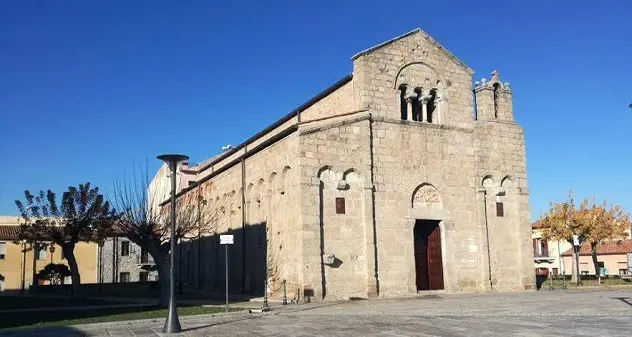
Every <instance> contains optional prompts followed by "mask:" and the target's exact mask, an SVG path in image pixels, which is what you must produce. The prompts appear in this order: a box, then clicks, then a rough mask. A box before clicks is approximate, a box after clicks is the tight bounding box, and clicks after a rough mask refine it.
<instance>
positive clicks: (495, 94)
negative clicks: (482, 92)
mask: <svg viewBox="0 0 632 337" xmlns="http://www.w3.org/2000/svg"><path fill="white" fill-rule="evenodd" d="M499 88H500V84H498V83H494V118H498V100H499V95H498V89H499Z"/></svg>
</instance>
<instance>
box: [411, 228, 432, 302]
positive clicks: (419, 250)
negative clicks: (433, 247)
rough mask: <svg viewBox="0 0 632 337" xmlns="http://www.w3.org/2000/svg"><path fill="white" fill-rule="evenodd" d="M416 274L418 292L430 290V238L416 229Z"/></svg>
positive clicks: (419, 229)
mask: <svg viewBox="0 0 632 337" xmlns="http://www.w3.org/2000/svg"><path fill="white" fill-rule="evenodd" d="M414 238H415V241H414V245H415V274H416V283H417V290H428V289H429V288H428V286H429V285H428V236H427V233H424V231H422V230H421V228H415V236H414Z"/></svg>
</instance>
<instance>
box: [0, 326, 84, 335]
mask: <svg viewBox="0 0 632 337" xmlns="http://www.w3.org/2000/svg"><path fill="white" fill-rule="evenodd" d="M0 336H2V337H4V336H24V337H29V336H33V337H35V336H59V337H71V336H72V337H74V336H77V337H83V336H86V337H87V336H91V335H90V334H89V333H88V332H85V331H81V330H77V329H75V328H73V327H70V326H60V327H49V328H42V329H34V330H28V331H19V330H18V331H0Z"/></svg>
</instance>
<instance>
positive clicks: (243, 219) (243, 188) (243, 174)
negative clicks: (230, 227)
mask: <svg viewBox="0 0 632 337" xmlns="http://www.w3.org/2000/svg"><path fill="white" fill-rule="evenodd" d="M246 152H248V149H246V147H244V154H245V153H246ZM244 158H245V155H244V156H243V157H242V158H241V286H242V291H243V292H245V291H246V161H245V159H244Z"/></svg>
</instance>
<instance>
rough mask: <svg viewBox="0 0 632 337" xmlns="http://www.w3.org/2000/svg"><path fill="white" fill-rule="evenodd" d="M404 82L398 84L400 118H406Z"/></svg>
mask: <svg viewBox="0 0 632 337" xmlns="http://www.w3.org/2000/svg"><path fill="white" fill-rule="evenodd" d="M406 89H407V87H406V84H402V85H400V86H399V105H400V109H401V113H402V119H403V120H407V119H408V103H407V102H406Z"/></svg>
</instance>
